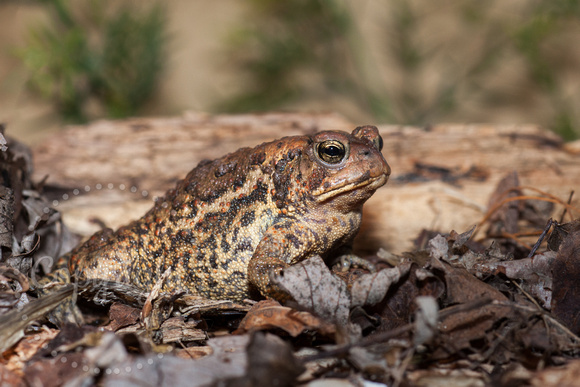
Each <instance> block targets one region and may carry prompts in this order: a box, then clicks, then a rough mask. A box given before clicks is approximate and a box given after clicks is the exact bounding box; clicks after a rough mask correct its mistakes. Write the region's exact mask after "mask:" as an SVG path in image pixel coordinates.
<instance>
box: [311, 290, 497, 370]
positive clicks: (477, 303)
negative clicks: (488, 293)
mask: <svg viewBox="0 0 580 387" xmlns="http://www.w3.org/2000/svg"><path fill="white" fill-rule="evenodd" d="M491 302H492V299H491V298H489V297H484V298H481V299H479V300H474V301H472V302H467V303H465V304H461V305H458V306H454V307H453V308H452V309H451V310H449V309H443V310H441V311H440V312H439V320H442V319H444V318H446V317H449V316H451V315H453V314H456V313H462V312H468V311H470V310H474V309H478V308H481V307H483V306H485V305H488V304H490V303H491ZM414 327H415V324H414V323H409V324H405V325H402V326H400V327H398V328H395V329H391V330H390V331H387V332H383V333H378V334H376V335H372V336H369V337H365V338H364V339H362V340H360V341H359V342H358V343H349V344H344V345H341V346H339V347H337V348H334V349H331V350H329V351H324V352H320V353H317V354H315V355H310V356H306V357H304V358H302V359H301V361H302V363H308V362H311V361H315V360H320V359H326V358H329V357H335V356H343V355H346V354H347V353H348V352H349V351H350V349H351V348H354V347H368V346H371V345H375V344H377V343H380V342H385V341H387V340H389V339H392V338H394V337H397V336H399V335H401V334H403V333H407V332H410V331H412V330H413V328H414Z"/></svg>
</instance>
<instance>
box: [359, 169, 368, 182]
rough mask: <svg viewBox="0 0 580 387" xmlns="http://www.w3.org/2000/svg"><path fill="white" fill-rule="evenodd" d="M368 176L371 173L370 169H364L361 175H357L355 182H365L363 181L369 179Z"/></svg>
mask: <svg viewBox="0 0 580 387" xmlns="http://www.w3.org/2000/svg"><path fill="white" fill-rule="evenodd" d="M370 177H371V173H370V171H366V172H365V173H363V174H362V176H361V177H359V178H358V179H357V183H362V182H365V181H367V180H368V179H370Z"/></svg>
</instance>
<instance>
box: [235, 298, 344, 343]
mask: <svg viewBox="0 0 580 387" xmlns="http://www.w3.org/2000/svg"><path fill="white" fill-rule="evenodd" d="M272 328H280V329H282V330H284V331H286V332H288V333H289V334H290V335H291V336H293V337H296V336H298V335H299V334H301V333H302V332H304V331H305V330H307V329H308V330H315V331H318V332H320V333H321V334H323V335H329V334H332V333H334V326H333V325H331V324H328V323H326V322H324V320H321V319H319V318H318V317H315V316H313V315H312V314H310V313H308V312H299V311H296V310H294V309H292V308H289V307H286V306H282V305H280V303H279V302H277V301H274V300H264V301H260V302H258V303H257V304H256V305H254V306H253V307H252V309H250V311H249V312H248V314H246V316H245V317H244V319H243V320H242V321H241V322H240V325H239V326H238V329H237V330H236V331H235V333H236V334H242V333H245V332H252V331H256V330H265V329H272Z"/></svg>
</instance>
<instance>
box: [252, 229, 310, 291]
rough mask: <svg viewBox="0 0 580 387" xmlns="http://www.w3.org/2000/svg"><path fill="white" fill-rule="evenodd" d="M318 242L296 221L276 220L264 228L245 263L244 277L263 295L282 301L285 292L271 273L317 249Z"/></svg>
mask: <svg viewBox="0 0 580 387" xmlns="http://www.w3.org/2000/svg"><path fill="white" fill-rule="evenodd" d="M319 244H320V243H319V241H318V238H317V235H316V233H315V232H313V231H312V230H310V229H308V228H306V227H304V226H303V225H301V224H300V223H299V222H292V221H285V222H280V223H276V224H274V225H273V226H271V227H270V228H269V229H268V230H267V231H266V234H265V235H264V237H263V238H262V240H261V241H260V243H259V244H258V247H257V248H256V250H255V251H254V254H253V255H252V258H251V259H250V262H249V264H248V280H249V281H250V283H251V284H252V285H253V286H255V287H256V288H257V289H258V290H259V291H260V293H261V294H262V295H263V296H264V297H267V298H273V299H275V300H278V301H285V300H287V299H288V298H289V295H288V294H287V293H286V292H285V291H284V290H282V289H281V288H280V287H279V286H278V285H276V284H274V283H273V282H272V279H271V276H272V274H280V272H281V271H282V270H283V269H285V268H287V267H289V266H290V265H292V264H294V263H297V262H300V261H302V260H304V259H306V258H308V257H309V256H311V255H313V254H316V253H319V251H318V250H319V247H320V246H318V245H319Z"/></svg>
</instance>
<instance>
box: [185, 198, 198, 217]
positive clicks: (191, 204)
mask: <svg viewBox="0 0 580 387" xmlns="http://www.w3.org/2000/svg"><path fill="white" fill-rule="evenodd" d="M187 206H188V207H189V208H190V209H191V211H190V212H189V214H187V217H188V218H190V219H191V218H195V217H196V216H197V211H198V209H197V206H196V205H195V202H194V201H193V200H192V201H190V202H189V203H187Z"/></svg>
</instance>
